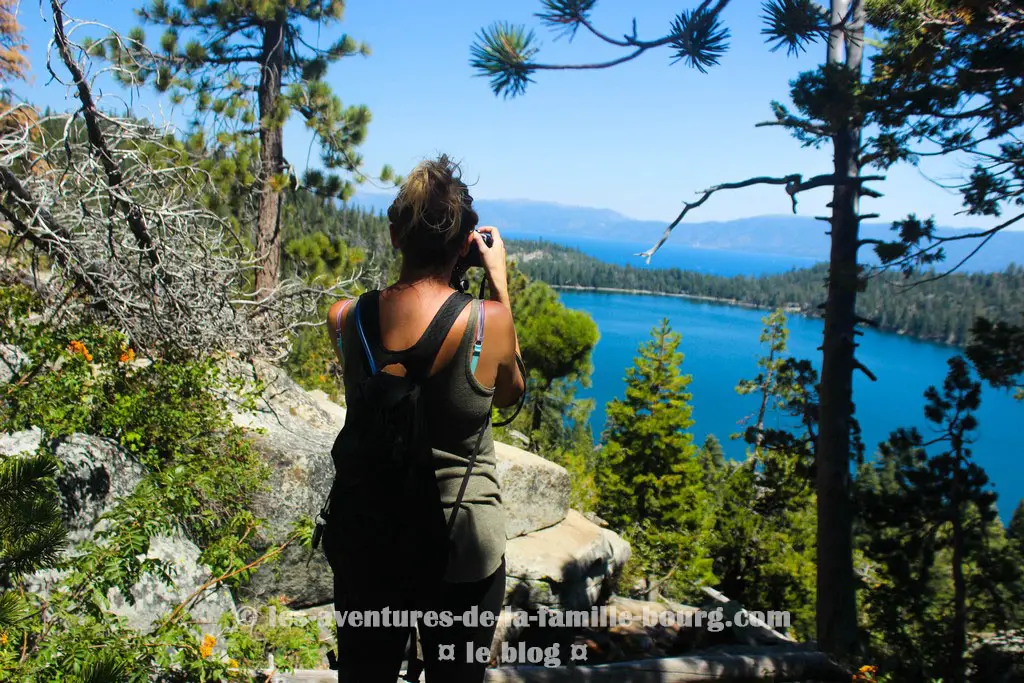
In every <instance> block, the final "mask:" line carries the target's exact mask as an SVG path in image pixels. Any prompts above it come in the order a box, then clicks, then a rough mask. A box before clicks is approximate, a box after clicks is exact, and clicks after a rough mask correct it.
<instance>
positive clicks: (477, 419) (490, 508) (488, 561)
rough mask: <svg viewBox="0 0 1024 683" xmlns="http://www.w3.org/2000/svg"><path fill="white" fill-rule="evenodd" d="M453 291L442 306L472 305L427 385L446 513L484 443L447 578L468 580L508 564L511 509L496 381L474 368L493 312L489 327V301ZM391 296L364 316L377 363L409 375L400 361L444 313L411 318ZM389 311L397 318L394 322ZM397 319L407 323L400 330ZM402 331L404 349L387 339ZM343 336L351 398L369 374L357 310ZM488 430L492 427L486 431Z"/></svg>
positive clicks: (458, 521)
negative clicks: (498, 436)
mask: <svg viewBox="0 0 1024 683" xmlns="http://www.w3.org/2000/svg"><path fill="white" fill-rule="evenodd" d="M450 298H451V301H447V300H445V301H444V302H442V304H441V305H440V306H438V307H437V311H438V312H440V310H441V308H442V307H443V306H445V305H455V306H462V307H463V309H464V310H462V312H461V313H460V315H459V317H458V318H457V319H456V321H455V323H454V324H453V325H452V328H451V330H450V331H449V332H448V334H447V336H446V337H445V340H444V343H443V344H442V345H441V350H440V351H439V352H438V354H437V356H436V358H434V359H433V362H431V363H430V375H429V377H428V378H427V380H426V381H425V383H424V385H423V392H424V395H423V401H424V405H425V406H426V411H427V412H426V415H427V430H428V433H429V435H430V446H431V449H432V451H433V457H434V472H435V476H436V478H437V483H438V489H439V491H440V494H441V502H442V504H443V506H444V510H445V516H446V517H447V516H449V515H450V514H451V510H452V506H453V505H454V502H455V499H456V497H457V496H458V491H459V487H460V486H461V484H462V480H463V477H464V475H465V473H466V468H467V467H468V465H469V457H470V455H471V453H472V452H473V450H474V448H476V446H477V442H478V441H479V444H480V446H479V451H478V452H477V456H476V459H475V462H474V465H473V470H472V473H471V474H470V477H469V480H468V482H467V486H466V491H465V494H464V495H463V500H462V503H461V504H460V507H459V512H458V514H457V515H456V517H455V526H454V529H453V531H452V541H453V542H452V554H451V556H450V557H449V561H448V570H447V572H446V574H445V580H447V581H459V582H463V581H477V580H480V579H482V578H484V577H486V576H489V575H490V574H491V573H493V572H494V571H495V570H496V569H497V567H498V565H499V564H500V563H501V557H502V555H503V553H504V550H505V515H504V510H503V508H502V506H501V492H500V488H499V484H498V478H497V462H496V460H495V453H494V440H493V438H492V435H491V427H490V424H489V420H488V417H489V413H490V406H491V399H492V397H493V394H494V388H493V387H488V386H485V385H484V384H483V383H482V382H481V381H480V379H479V378H478V377H477V375H476V374H475V372H474V370H475V368H474V365H475V363H474V353H473V352H474V344H475V341H476V339H477V336H478V334H480V331H483V332H486V315H485V316H484V320H483V326H482V330H481V325H480V322H481V321H480V315H481V311H482V310H483V308H484V307H483V302H481V301H480V300H477V299H473V300H471V301H468V303H467V301H466V300H465V299H462V298H460V297H459V295H457V294H453V295H451V297H450ZM466 299H468V297H466ZM390 303H392V302H388V301H385V302H384V303H383V305H381V301H380V297H379V292H371V293H370V294H368V295H366V296H365V297H364V299H363V303H362V304H361V305H360V315H361V317H362V323H363V329H364V333H365V334H366V337H367V343H368V344H369V345H370V347H371V348H372V350H373V354H374V361H375V363H376V364H377V366H378V367H380V368H385V367H387V366H389V365H390V366H391V367H388V368H387V371H389V372H395V373H397V374H403V373H404V371H405V368H403V367H398V366H399V364H400V363H401V362H402V361H403V360H404V359H406V358H410V357H415V356H416V355H417V354H416V352H417V350H419V349H420V348H421V347H422V346H423V345H424V344H425V343H426V342H427V340H426V339H425V337H426V336H427V334H429V333H428V330H429V329H430V328H431V327H432V326H433V325H432V323H433V322H434V321H435V320H437V313H435V315H434V317H433V318H429V319H428V318H426V317H425V315H420V316H418V317H420V318H421V320H420V321H418V322H419V323H420V324H419V325H415V323H413V324H411V325H410V324H407V323H406V319H407V318H408V316H404V317H403V316H401V315H395V314H394V313H395V311H389V310H388V308H389V304H390ZM435 305H436V304H435ZM398 307H399V306H398V305H396V306H395V308H398ZM421 310H422V309H421ZM389 313H391V315H390V316H389V315H388V314H389ZM353 314H354V311H353ZM389 318H390V320H391V321H392V322H391V323H390V324H389V323H388V322H387V321H388V320H389ZM403 318H405V319H403ZM423 320H426V321H427V322H426V323H424V322H423ZM397 325H400V326H401V329H400V330H399V329H397V328H396V326H397ZM396 333H397V334H396ZM396 336H404V339H405V340H406V341H404V342H403V344H402V346H401V350H399V351H396V350H393V349H392V348H389V345H387V344H386V343H385V340H387V339H388V338H389V337H391V338H395V337H396ZM341 339H342V345H341V346H342V351H343V354H344V363H345V373H344V374H345V393H346V399H347V400H349V401H351V400H353V397H355V396H356V391H355V387H356V386H357V385H358V384H359V382H360V381H362V380H363V379H364V378H365V377H366V373H367V364H366V360H365V353H364V350H363V346H362V343H361V341H360V339H359V336H358V331H357V329H356V325H355V320H354V319H353V318H352V317H351V315H347V316H346V320H345V324H344V325H343V327H342V336H341ZM409 339H412V340H413V341H412V343H408V340H409ZM396 346H398V345H396ZM481 351H482V349H481ZM481 429H484V433H483V435H482V438H480V431H481Z"/></svg>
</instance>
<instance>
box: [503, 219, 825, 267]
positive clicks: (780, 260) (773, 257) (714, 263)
mask: <svg viewBox="0 0 1024 683" xmlns="http://www.w3.org/2000/svg"><path fill="white" fill-rule="evenodd" d="M504 234H505V236H506V237H508V238H510V239H546V240H547V241H549V242H550V241H552V240H551V236H550V235H547V236H544V235H540V234H534V233H530V232H524V231H519V230H509V231H507V232H506V233H504ZM557 241H558V243H559V244H562V245H565V246H567V247H575V248H576V249H579V250H580V251H582V252H583V253H585V254H588V255H589V256H593V257H594V258H596V259H599V260H601V261H604V262H605V263H614V264H617V265H627V264H628V265H632V266H633V267H635V268H654V269H658V268H681V269H683V270H693V271H696V272H698V273H706V274H709V275H725V276H733V275H772V274H774V273H784V272H786V271H787V270H792V269H793V268H810V267H811V266H813V265H814V264H815V263H816V262H817V261H816V260H815V259H811V258H800V257H794V256H780V255H778V254H756V253H750V252H743V251H725V250H723V249H699V248H697V247H686V246H681V245H678V244H673V243H672V241H671V240H669V241H668V242H666V243H665V244H664V245H663V246H662V247H661V249H659V250H658V253H657V254H655V255H654V258H653V259H651V264H650V265H649V266H648V265H646V264H645V263H644V260H643V259H642V258H640V257H639V256H636V254H637V253H639V252H642V251H645V250H647V249H649V248H650V247H652V246H653V244H651V243H648V242H623V241H619V240H607V239H600V238H596V237H584V236H580V235H576V234H574V233H567V234H566V235H564V236H562V237H559V239H558V240H557Z"/></svg>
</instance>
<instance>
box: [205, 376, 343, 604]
mask: <svg viewBox="0 0 1024 683" xmlns="http://www.w3.org/2000/svg"><path fill="white" fill-rule="evenodd" d="M225 369H226V371H227V372H230V373H231V374H233V375H234V376H240V377H242V378H245V379H246V381H247V383H248V386H252V383H253V382H255V380H256V379H257V378H259V379H261V380H262V381H263V382H264V383H265V389H264V392H263V396H262V398H260V399H259V401H258V403H257V406H256V410H255V411H251V412H249V411H245V410H244V409H243V407H242V405H241V402H240V400H239V397H238V396H227V397H226V398H227V400H228V404H229V406H230V407H231V410H232V419H233V421H234V423H235V424H236V425H239V426H240V427H243V428H244V429H246V431H247V432H249V433H250V437H251V439H252V441H253V444H254V445H255V446H256V448H257V449H258V450H259V452H260V454H261V455H262V456H263V459H264V460H265V461H266V462H267V464H268V465H269V466H270V470H271V473H270V480H269V482H268V489H269V490H268V491H266V492H265V493H262V494H260V495H259V496H257V497H256V499H255V500H254V501H253V513H254V514H255V515H256V516H257V517H261V518H263V519H265V520H266V521H267V524H266V526H265V527H264V530H263V537H262V538H261V539H260V543H261V544H262V545H263V546H264V547H269V546H271V545H275V544H279V543H283V542H284V541H285V540H287V538H288V537H289V536H290V535H291V533H292V528H293V526H294V524H295V523H296V522H298V521H300V520H302V519H311V518H312V517H313V516H314V515H316V513H317V511H319V510H320V507H321V506H322V505H323V502H324V499H325V498H326V497H327V493H328V491H330V488H331V481H332V480H333V478H334V464H333V462H331V455H330V452H331V446H332V445H334V439H335V438H336V437H337V435H338V432H339V431H340V430H341V427H342V425H343V424H344V409H342V408H341V407H340V406H333V408H330V409H328V410H325V409H324V408H323V407H322V406H321V404H320V403H319V402H318V401H317V400H316V399H315V398H313V397H312V396H311V395H310V394H309V392H306V391H305V390H304V389H302V387H300V386H299V385H298V384H296V383H295V382H294V381H293V380H292V379H291V378H289V377H288V375H287V373H285V371H284V370H281V369H280V368H277V367H275V366H273V365H270V364H268V363H263V362H260V361H257V362H256V363H255V364H246V363H241V362H238V361H232V360H230V359H229V360H228V361H227V362H226V368H225ZM339 411H341V412H340V414H339ZM241 595H242V597H244V598H245V599H249V600H259V601H262V600H265V599H266V598H269V597H272V596H283V597H284V598H285V599H286V601H287V603H288V604H289V605H291V606H293V607H306V606H310V605H317V604H322V603H325V602H329V601H330V600H331V599H332V598H333V595H334V586H333V577H332V574H331V569H330V567H329V566H328V564H327V561H326V560H325V559H324V557H323V553H322V552H320V551H319V550H318V551H316V552H314V553H313V554H312V555H310V554H309V551H308V550H306V549H304V548H300V547H298V546H295V545H292V546H289V547H287V548H285V550H284V551H283V552H282V553H281V554H280V555H279V556H278V557H277V558H275V561H274V562H273V563H269V564H267V565H264V566H262V567H261V568H260V569H259V570H257V572H256V573H255V575H254V576H253V577H252V580H251V581H250V583H249V585H248V586H247V587H246V588H244V589H242V591H241Z"/></svg>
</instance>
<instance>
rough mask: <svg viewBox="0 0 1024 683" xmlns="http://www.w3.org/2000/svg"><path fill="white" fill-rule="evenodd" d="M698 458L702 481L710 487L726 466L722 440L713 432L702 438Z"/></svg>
mask: <svg viewBox="0 0 1024 683" xmlns="http://www.w3.org/2000/svg"><path fill="white" fill-rule="evenodd" d="M699 459H700V465H701V467H702V468H703V470H704V483H705V485H706V486H708V487H709V488H710V487H712V486H714V483H715V482H717V481H718V479H719V477H720V476H721V475H722V474H723V470H725V468H726V462H725V451H724V450H723V449H722V442H721V441H719V440H718V437H716V436H715V435H714V434H708V435H707V436H706V437H705V438H704V444H703V445H702V446H701V447H700V455H699Z"/></svg>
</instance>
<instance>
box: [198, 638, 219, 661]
mask: <svg viewBox="0 0 1024 683" xmlns="http://www.w3.org/2000/svg"><path fill="white" fill-rule="evenodd" d="M216 644H217V637H216V636H213V635H210V634H209V633H207V634H206V635H205V636H203V642H202V644H201V645H200V646H199V654H200V655H201V656H202V658H203V659H206V658H207V657H209V656H210V655H212V654H213V646H214V645H216Z"/></svg>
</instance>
